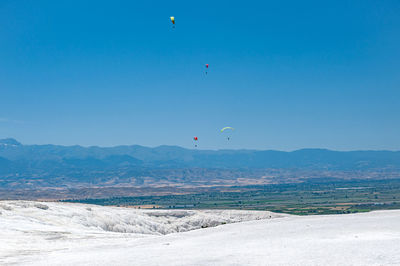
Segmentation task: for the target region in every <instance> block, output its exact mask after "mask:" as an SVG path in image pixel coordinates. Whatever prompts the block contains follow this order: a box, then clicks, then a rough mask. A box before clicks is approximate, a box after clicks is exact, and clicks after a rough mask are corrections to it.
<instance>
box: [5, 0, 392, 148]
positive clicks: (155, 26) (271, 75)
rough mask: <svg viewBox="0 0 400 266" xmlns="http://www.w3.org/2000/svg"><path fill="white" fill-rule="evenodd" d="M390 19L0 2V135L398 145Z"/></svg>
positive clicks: (93, 140)
mask: <svg viewBox="0 0 400 266" xmlns="http://www.w3.org/2000/svg"><path fill="white" fill-rule="evenodd" d="M399 14H400V2H399V1H397V0H392V1H391V0H387V1H376V0H371V1H370V0H352V1H320V0H319V1H205V0H202V1H187V0H186V1H102V0H96V1H81V0H80V1H77V0H69V1H52V0H47V1H45V0H36V1H24V0H20V1H12V0H2V1H1V2H0V138H4V137H14V138H16V139H18V140H19V141H21V142H23V143H27V144H43V143H54V144H65V145H72V144H80V145H85V146H86V145H101V146H111V145H118V144H140V145H146V146H157V145H162V144H167V145H179V146H184V147H193V143H192V137H193V136H195V135H196V136H198V137H199V146H200V148H207V149H208V148H210V149H219V148H235V149H236V148H248V149H253V148H256V149H279V150H294V149H298V148H315V147H318V148H329V149H336V150H354V149H391V150H400V16H399ZM170 16H175V18H176V28H175V29H174V30H173V29H172V28H171V24H170V21H169V17H170ZM206 63H208V64H209V65H210V68H209V73H208V75H207V76H205V74H204V65H205V64H206ZM224 126H232V127H235V128H236V129H237V130H236V132H235V134H234V136H233V137H232V140H231V141H230V142H229V143H227V141H225V139H224V138H223V137H222V136H221V135H220V133H219V129H220V128H221V127H224Z"/></svg>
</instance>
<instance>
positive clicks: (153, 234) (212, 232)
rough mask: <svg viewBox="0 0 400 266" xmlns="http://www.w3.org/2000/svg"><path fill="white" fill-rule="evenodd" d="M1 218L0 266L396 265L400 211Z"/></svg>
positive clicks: (94, 211) (48, 207)
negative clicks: (293, 214) (318, 214)
mask: <svg viewBox="0 0 400 266" xmlns="http://www.w3.org/2000/svg"><path fill="white" fill-rule="evenodd" d="M0 212H1V214H0V265H7V264H22V265H400V211H378V212H371V213H364V214H352V215H330V216H306V217H298V216H289V215H277V214H272V213H269V212H251V211H157V210H151V211H150V210H149V211H146V210H135V209H128V208H116V207H100V206H90V205H83V204H66V203H37V202H27V201H0ZM275 218H276V219H275ZM225 223H227V224H226V225H221V224H225ZM229 223H233V224H229ZM216 225H221V226H217V227H212V226H216ZM202 227H207V228H202ZM193 229H197V230H193Z"/></svg>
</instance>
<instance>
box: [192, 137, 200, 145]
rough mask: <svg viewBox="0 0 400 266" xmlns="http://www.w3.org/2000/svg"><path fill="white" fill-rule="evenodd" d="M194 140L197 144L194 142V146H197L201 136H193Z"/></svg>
mask: <svg viewBox="0 0 400 266" xmlns="http://www.w3.org/2000/svg"><path fill="white" fill-rule="evenodd" d="M193 140H194V141H195V144H194V146H195V147H197V144H196V142H197V141H198V140H199V138H198V137H196V136H195V137H193Z"/></svg>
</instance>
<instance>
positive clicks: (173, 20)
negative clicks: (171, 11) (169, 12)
mask: <svg viewBox="0 0 400 266" xmlns="http://www.w3.org/2000/svg"><path fill="white" fill-rule="evenodd" d="M170 19H171V22H172V28H173V29H175V17H170Z"/></svg>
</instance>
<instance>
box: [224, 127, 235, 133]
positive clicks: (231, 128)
mask: <svg viewBox="0 0 400 266" xmlns="http://www.w3.org/2000/svg"><path fill="white" fill-rule="evenodd" d="M228 129H230V130H235V129H234V128H233V127H224V128H222V129H221V132H224V131H225V130H228Z"/></svg>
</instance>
